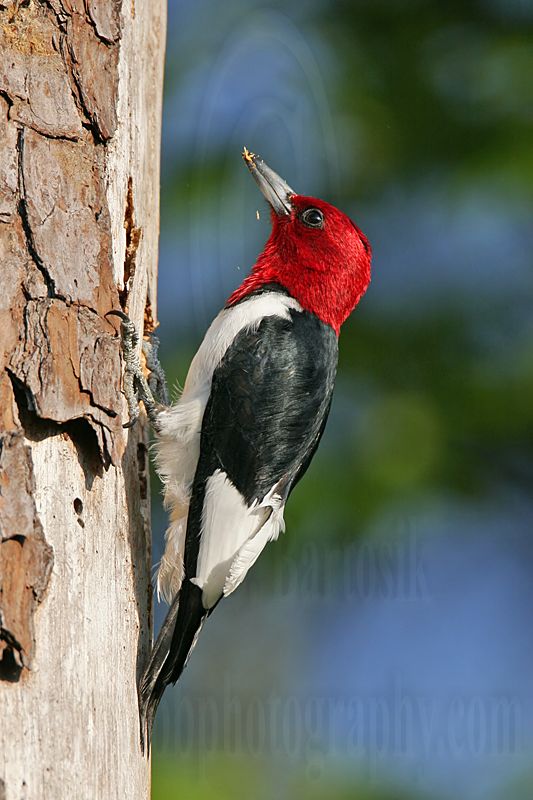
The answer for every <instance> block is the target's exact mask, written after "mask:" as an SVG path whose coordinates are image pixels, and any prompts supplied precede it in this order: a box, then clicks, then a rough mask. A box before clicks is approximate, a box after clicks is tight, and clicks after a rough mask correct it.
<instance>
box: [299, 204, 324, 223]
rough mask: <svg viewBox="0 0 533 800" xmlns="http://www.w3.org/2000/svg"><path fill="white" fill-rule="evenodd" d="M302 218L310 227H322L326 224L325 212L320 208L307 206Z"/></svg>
mask: <svg viewBox="0 0 533 800" xmlns="http://www.w3.org/2000/svg"><path fill="white" fill-rule="evenodd" d="M301 220H302V222H303V223H304V225H307V227H308V228H322V227H323V226H324V214H323V213H322V211H320V209H319V208H306V209H305V211H304V212H303V213H302V216H301Z"/></svg>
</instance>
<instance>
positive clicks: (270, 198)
mask: <svg viewBox="0 0 533 800" xmlns="http://www.w3.org/2000/svg"><path fill="white" fill-rule="evenodd" d="M242 157H243V159H244V162H245V164H246V166H247V167H248V169H249V170H250V172H251V173H252V176H253V178H254V180H255V182H256V183H257V185H258V186H259V188H260V189H261V193H262V194H263V197H264V198H265V200H267V202H268V203H270V205H271V207H272V209H273V210H274V211H275V213H276V214H278V215H279V216H281V215H282V214H286V215H290V213H291V211H292V205H291V198H292V197H293V195H295V194H296V192H295V191H294V189H291V187H290V186H289V184H288V183H286V182H285V181H284V180H283V178H280V176H279V175H278V174H277V173H276V172H274V170H273V169H270V167H269V166H268V164H265V162H264V161H263V159H262V158H261V157H260V156H257V155H256V154H255V153H250V151H249V150H247V149H246V147H245V148H244V150H243V152H242Z"/></svg>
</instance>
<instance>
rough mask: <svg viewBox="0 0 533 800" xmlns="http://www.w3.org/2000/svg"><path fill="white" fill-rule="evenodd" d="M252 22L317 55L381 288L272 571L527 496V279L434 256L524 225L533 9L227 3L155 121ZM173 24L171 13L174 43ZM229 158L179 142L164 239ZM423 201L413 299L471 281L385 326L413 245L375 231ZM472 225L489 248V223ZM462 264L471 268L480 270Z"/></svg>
mask: <svg viewBox="0 0 533 800" xmlns="http://www.w3.org/2000/svg"><path fill="white" fill-rule="evenodd" d="M192 5H193V4H187V3H184V4H183V7H184V8H185V6H187V7H189V6H190V7H191V8H192ZM262 9H263V10H268V11H270V10H274V11H276V12H280V13H283V14H285V15H287V17H288V18H289V19H290V20H291V21H293V22H294V25H295V26H296V28H297V29H298V31H299V33H300V34H301V35H302V36H303V37H304V38H305V39H306V40H308V41H309V42H310V43H311V47H314V46H315V45H316V47H317V51H318V50H319V48H322V50H321V51H320V56H319V60H320V61H321V64H323V65H324V75H323V77H324V82H325V85H326V87H327V91H328V103H329V106H330V110H331V114H332V119H333V124H334V127H335V130H336V132H337V135H338V142H339V145H340V148H339V149H340V155H341V164H340V166H341V168H340V170H339V175H338V180H337V181H336V183H335V187H334V189H335V193H336V196H335V197H333V198H331V199H332V200H333V201H334V202H336V203H338V205H339V206H341V207H343V208H347V209H349V208H351V207H352V206H353V204H354V203H356V205H357V209H358V211H359V210H362V214H363V217H364V215H365V214H366V215H367V217H368V218H370V219H372V215H374V216H373V218H374V231H373V232H372V231H368V230H366V226H365V230H366V232H368V233H373V234H374V235H373V236H371V239H372V241H373V243H375V242H376V241H377V243H378V247H377V248H376V258H375V261H374V270H375V279H374V283H373V284H372V285H371V287H370V290H369V293H368V295H367V297H365V298H364V301H363V302H362V304H361V307H360V308H359V309H358V310H357V313H356V314H355V315H354V317H353V318H352V319H351V320H350V321H349V323H347V325H346V326H345V327H344V329H343V333H342V342H341V348H340V364H339V377H338V382H337V387H336V393H335V398H334V403H333V408H332V414H331V420H330V423H329V425H328V428H327V431H326V434H325V437H324V442H323V445H322V446H321V448H319V451H318V453H317V456H316V457H315V460H314V462H313V464H312V465H311V467H310V469H309V471H308V473H307V475H306V477H305V479H304V480H303V481H302V482H301V483H300V484H299V485H298V486H297V488H296V489H295V491H294V494H293V495H292V497H291V501H290V503H289V504H288V508H287V513H286V519H287V528H288V530H289V531H290V536H287V537H285V539H284V542H283V548H270V549H268V550H267V551H266V553H265V556H264V560H265V561H266V563H267V565H268V563H269V561H270V565H271V566H272V565H273V564H274V563H275V562H276V559H283V558H287V556H288V554H289V553H290V552H292V551H294V550H298V547H301V546H302V543H304V542H308V541H309V539H310V538H312V537H313V536H314V537H317V538H320V539H321V540H324V539H325V538H326V537H328V536H329V537H332V538H333V539H334V541H335V542H344V541H345V540H346V539H350V540H353V538H354V537H355V536H357V535H358V534H360V533H362V532H363V531H366V532H368V530H369V529H371V525H372V523H374V522H375V521H376V520H378V519H379V518H380V516H381V515H385V514H387V512H389V511H390V510H393V509H402V508H403V507H407V508H409V507H411V508H413V507H417V508H419V507H423V505H424V503H426V502H430V501H431V498H433V497H438V496H441V497H450V496H451V497H455V498H458V499H460V500H462V501H467V502H471V503H473V504H477V505H478V506H479V505H480V504H482V503H484V502H487V500H489V499H491V498H493V497H494V496H496V495H498V493H506V492H509V491H510V492H511V493H512V494H513V496H514V495H515V494H518V495H523V496H527V495H528V494H530V493H531V486H532V485H533V401H532V398H533V324H532V317H531V307H532V303H533V264H531V279H530V281H529V282H524V281H523V279H522V278H520V279H519V280H518V279H513V278H512V275H513V270H512V266H513V264H512V259H513V258H514V255H513V253H511V252H509V256H508V257H509V260H510V262H511V263H508V262H507V261H506V259H505V258H503V259H502V262H501V263H496V264H494V263H493V264H492V265H491V268H490V270H485V265H484V264H482V263H472V261H471V260H470V261H469V259H468V258H466V257H465V256H464V255H463V254H462V253H461V252H460V251H455V252H454V251H453V250H447V251H446V252H445V254H444V256H443V255H442V250H441V249H440V244H441V240H446V237H447V223H448V220H447V219H446V218H444V216H443V209H445V210H447V211H453V212H454V213H457V214H459V215H460V214H461V213H462V209H464V208H466V207H467V206H468V203H473V204H474V206H476V203H478V202H479V201H480V199H481V200H483V201H487V202H490V204H492V209H493V210H495V214H496V216H497V215H498V213H499V212H500V211H501V213H502V214H503V213H504V212H506V213H507V214H508V218H507V220H506V224H507V227H508V228H512V226H513V225H514V224H516V226H517V231H519V230H520V231H521V230H522V228H521V227H520V225H519V224H518V223H519V222H520V224H521V220H522V219H523V218H524V217H526V218H527V216H528V215H529V218H530V220H531V219H533V217H532V215H531V201H532V199H533V79H532V76H533V9H532V6H531V2H529V0H468V1H467V2H465V1H464V0H448V1H447V2H445V3H441V2H436V0H408V2H405V0H403V1H402V2H400V0H357V2H352V1H350V0H336V1H335V2H333V1H332V0H330V2H326V1H325V0H322V1H320V0H317V2H312V3H309V4H298V3H295V2H294V3H291V2H281V0H280V1H279V2H274V0H272V2H261V0H258V2H251V3H244V2H239V1H237V0H236V1H235V2H232V3H230V4H227V5H225V6H224V12H223V13H222V11H220V10H219V9H218V8H217V6H216V5H215V4H214V3H212V2H207V3H204V8H203V11H204V14H203V15H200V14H199V15H198V16H197V17H196V18H195V20H194V24H192V23H191V25H192V27H191V36H190V42H188V43H187V42H185V43H184V45H183V47H182V48H174V47H173V45H172V41H170V43H169V55H168V71H167V79H166V83H167V86H166V94H167V101H170V99H171V97H172V95H173V93H175V92H177V91H178V90H179V89H180V86H181V85H182V78H183V76H184V75H188V74H190V73H192V72H194V71H195V70H196V69H199V68H200V67H201V66H202V65H203V64H205V63H206V62H209V61H210V60H213V61H214V60H216V57H217V55H218V48H219V47H221V46H222V42H223V40H224V38H225V37H226V36H230V35H231V33H232V31H233V29H234V28H235V27H236V26H237V23H238V21H239V19H241V18H242V17H243V16H244V15H247V14H250V15H251V14H252V12H254V11H258V12H259V11H261V10H262ZM207 11H209V13H207ZM180 14H181V10H180V8H179V7H178V8H174V16H175V17H176V16H177V18H178V24H179V18H180ZM207 18H208V19H209V26H208V30H207V34H206V38H201V36H200V33H199V31H200V29H203V27H204V26H205V19H207ZM252 19H253V17H252ZM194 26H197V27H196V28H195V27H194ZM195 31H196V32H197V34H198V35H196V34H195ZM241 143H242V142H240V140H239V144H241ZM226 146H227V141H226V140H224V137H221V138H220V142H218V141H217V140H215V141H213V142H211V143H210V146H209V147H208V148H207V147H206V148H205V151H202V153H201V157H200V155H199V153H198V151H197V150H195V142H193V141H191V142H190V153H192V154H193V155H194V154H195V155H196V157H189V153H187V155H186V156H185V157H184V156H183V155H182V156H181V157H177V158H176V159H175V161H174V162H172V165H171V166H168V165H167V166H166V167H165V170H164V172H163V196H162V223H163V226H166V228H167V229H169V230H170V229H171V228H172V227H174V226H175V225H176V220H177V221H178V223H179V224H181V225H184V226H186V225H187V224H188V222H189V221H190V220H191V218H192V217H193V216H194V215H195V214H196V215H199V214H200V213H201V212H202V210H203V209H204V208H205V207H209V204H210V203H213V202H215V201H213V198H217V197H223V196H224V186H225V181H227V180H228V171H227V169H226V167H225V164H226V155H227V153H226V152H225V148H226ZM287 177H288V176H287ZM421 186H422V187H424V189H427V187H428V186H429V187H430V189H431V190H432V191H434V194H429V195H428V196H429V200H428V201H427V202H428V203H429V204H430V207H424V200H422V203H421V205H422V208H421V214H424V213H427V214H431V213H433V214H435V215H437V217H438V220H439V222H438V225H437V227H436V231H437V233H436V239H435V242H434V243H431V242H430V243H428V242H425V243H424V244H423V245H421V247H420V251H419V252H422V257H421V261H420V263H419V264H417V265H416V267H417V268H418V269H419V271H420V275H421V280H422V279H423V282H424V283H427V284H428V285H431V283H432V281H435V279H436V278H437V277H438V276H439V272H440V271H441V270H443V269H444V270H446V269H447V267H448V266H449V267H450V268H451V267H452V266H453V267H455V268H456V272H461V270H462V271H463V272H471V273H473V274H475V276H477V277H476V278H475V279H473V280H471V281H470V283H468V284H461V282H460V281H457V287H456V288H453V287H452V288H450V287H448V288H447V289H446V290H445V291H443V292H442V294H440V295H439V292H438V290H436V292H435V296H434V297H432V301H431V302H428V303H427V304H426V303H424V301H418V300H417V298H416V297H415V299H414V300H413V299H412V298H410V297H409V296H408V292H406V293H405V294H404V293H403V292H402V291H401V289H399V290H398V293H397V294H398V296H397V297H395V298H392V301H391V300H390V298H389V302H388V304H386V305H382V306H380V305H379V304H377V303H374V302H373V296H374V293H376V295H377V294H378V293H379V292H380V291H381V289H382V288H383V287H382V286H381V287H380V274H384V273H385V272H386V266H387V265H386V264H384V263H383V258H384V257H383V250H385V249H386V250H387V258H388V259H390V260H393V261H394V267H395V268H396V269H397V270H399V271H401V270H402V269H403V268H404V266H405V253H403V252H402V251H401V249H398V252H397V253H395V251H394V246H392V247H391V246H389V247H388V248H384V249H383V250H382V251H381V252H380V246H379V245H380V243H381V244H383V243H384V242H385V243H387V242H389V243H390V242H391V241H392V245H394V244H395V242H394V241H393V237H394V235H395V234H396V233H397V231H398V229H401V228H402V226H403V225H404V224H405V225H407V222H405V223H404V220H403V217H402V209H401V202H400V203H398V206H397V208H396V211H395V213H396V215H397V216H399V217H400V219H396V223H397V225H398V227H397V228H395V229H394V230H393V231H389V230H388V229H387V228H386V225H385V223H383V222H382V221H381V220H382V219H385V218H387V219H389V218H388V217H386V210H384V208H383V198H384V197H389V196H391V195H393V196H395V197H398V196H399V197H400V198H409V197H410V195H411V194H416V192H417V191H418V190H419V189H420V187H421ZM319 188H320V187H319ZM317 193H318V191H317ZM424 197H425V195H424ZM328 199H329V198H328ZM432 202H434V203H435V205H434V207H431V203H432ZM485 211H486V208H485ZM483 213H484V210H483V208H481V210H480V214H481V216H482V215H483ZM441 216H442V218H441ZM229 218H230V219H231V216H230V217H229ZM184 220H185V222H184ZM517 220H518V222H517ZM193 221H194V220H193ZM409 221H410V224H411V228H410V229H409V230H407V231H406V232H405V235H404V242H405V241H413V242H416V241H417V240H418V237H419V233H420V231H419V229H418V227H417V220H415V221H414V222H413V217H412V216H411V217H409ZM217 222H218V221H217ZM482 223H483V224H484V225H485V226H486V228H487V229H489V228H490V226H491V225H492V220H491V219H490V218H488V217H487V219H486V220H485V221H484V222H483V220H482ZM468 224H469V222H468V220H465V222H464V226H465V227H467V226H468ZM482 227H483V226H482ZM531 241H532V240H531V237H529V239H527V240H525V244H524V243H521V241H520V236H519V234H518V233H517V237H516V242H515V244H516V248H517V249H518V251H519V252H520V255H521V256H524V253H523V250H524V248H526V249H527V248H529V250H528V251H527V252H526V254H525V257H527V258H529V260H530V261H533V254H532V253H531V249H533V248H532V247H531ZM472 258H473V259H474V261H476V262H477V257H476V255H475V254H474V256H472V255H470V259H472ZM447 259H448V261H447ZM452 261H453V264H452ZM457 265H459V269H457ZM389 266H390V265H389ZM491 270H492V272H491ZM494 271H496V272H498V273H499V276H497V277H498V280H493V279H494V275H493V274H492V273H493V272H494ZM507 273H510V275H511V277H510V278H509V281H506V280H505V275H506V274H507ZM389 274H390V273H389ZM502 275H503V278H502ZM513 281H514V282H513ZM381 282H382V283H383V279H381ZM189 333H190V332H189ZM177 341H179V345H178V347H179V350H178V349H176V350H174V351H173V352H168V351H167V353H166V362H165V365H164V366H165V369H166V372H167V375H171V376H178V377H179V380H180V381H181V382H183V380H184V378H185V373H186V369H187V366H188V364H189V363H190V359H191V357H192V355H193V353H194V351H195V349H196V347H197V346H198V339H197V337H195V339H194V340H193V339H192V338H190V339H189V340H188V341H187V339H186V337H185V335H180V337H178V339H177ZM164 343H165V342H164V341H163V344H164ZM262 560H263V559H262ZM153 758H154V779H153V781H154V782H153V798H154V800H167V799H168V800H172V799H173V798H178V797H187V798H189V799H190V800H207V798H212V797H217V798H219V799H220V800H225V799H226V798H228V799H229V798H232V800H234V798H236V797H239V798H240V797H246V796H253V797H254V798H258V800H261V798H271V797H273V796H275V795H274V794H273V793H272V791H273V790H272V786H273V785H274V783H275V782H274V781H273V779H272V777H271V776H270V777H268V776H267V773H268V772H269V771H272V769H273V768H274V767H273V765H272V763H267V762H266V761H265V763H261V764H258V763H256V762H252V761H250V759H247V758H246V757H244V756H242V755H241V756H231V757H230V756H228V755H225V756H224V755H222V754H221V755H219V756H210V757H206V758H205V759H204V760H203V761H202V765H201V768H200V767H199V766H198V764H196V763H195V762H194V759H192V758H188V757H187V756H186V755H183V756H182V757H180V758H179V761H175V760H174V759H170V758H167V757H166V756H163V755H161V754H158V753H157V752H155V753H154V756H153ZM268 787H270V789H269V788H268ZM524 787H525V788H524V789H522V786H520V788H518V786H517V787H516V791H511V790H510V792H511V793H510V794H508V795H507V797H516V798H519V797H520V798H522V797H524V798H525V797H529V796H531V787H530V785H529V783H527V782H526V783H524ZM269 791H270V794H269ZM528 792H529V794H528ZM290 796H291V797H293V798H295V800H298V799H299V798H302V800H304V798H305V800H314V799H315V798H316V800H318V798H323V797H328V798H331V800H336V798H337V799H338V800H343V799H344V798H346V800H348V798H350V800H352V798H353V800H402V798H404V797H405V798H407V797H409V798H411V800H413V798H415V797H417V795H416V793H413V792H410V793H409V794H402V793H401V792H400V791H399V790H391V791H387V790H379V789H374V790H370V789H369V788H368V787H365V786H364V785H363V784H361V783H358V782H357V781H356V780H354V781H353V782H348V783H344V782H343V781H342V780H340V779H339V778H338V776H337V775H336V774H335V775H327V776H326V777H325V778H324V780H316V781H315V780H308V779H307V777H306V776H305V775H302V776H301V780H300V778H299V777H298V775H297V774H296V776H295V777H294V784H293V786H292V790H291V795H290ZM502 796H504V795H502Z"/></svg>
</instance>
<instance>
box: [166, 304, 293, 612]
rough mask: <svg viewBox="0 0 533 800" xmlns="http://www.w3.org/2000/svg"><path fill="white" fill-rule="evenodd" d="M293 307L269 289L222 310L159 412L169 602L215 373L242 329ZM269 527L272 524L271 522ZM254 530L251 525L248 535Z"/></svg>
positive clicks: (179, 570) (179, 573) (178, 577)
mask: <svg viewBox="0 0 533 800" xmlns="http://www.w3.org/2000/svg"><path fill="white" fill-rule="evenodd" d="M291 309H294V310H296V311H301V306H300V304H299V303H298V302H297V301H296V300H294V299H293V298H292V297H287V296H286V295H284V294H281V293H279V292H266V293H265V294H261V295H257V296H255V297H250V298H249V299H248V300H245V301H243V302H242V303H239V304H238V305H236V306H233V307H231V308H227V309H224V310H223V311H221V312H220V314H218V316H217V317H216V318H215V319H214V320H213V322H212V323H211V326H210V327H209V329H208V331H207V333H206V335H205V337H204V340H203V342H202V344H201V345H200V348H199V349H198V352H197V353H196V355H195V357H194V358H193V360H192V362H191V366H190V368H189V372H188V375H187V379H186V381H185V387H184V389H183V393H182V395H181V397H180V399H179V401H178V402H177V403H176V404H175V405H173V406H171V407H170V408H168V409H165V410H164V411H162V412H161V413H160V415H159V424H160V432H159V434H158V440H157V444H156V467H157V471H158V474H159V476H160V478H161V480H162V482H163V486H164V502H165V507H166V508H167V509H168V511H169V518H170V519H169V526H168V529H167V532H166V536H165V539H166V546H165V553H164V555H163V558H162V559H161V563H160V565H159V570H158V575H157V590H158V594H161V595H163V597H164V598H165V600H166V601H167V602H168V603H170V602H172V599H173V597H174V596H175V595H176V593H177V592H178V591H179V588H180V586H181V582H182V580H183V554H184V550H185V535H186V532H187V515H188V512H189V500H190V494H191V489H192V483H193V480H194V474H195V472H196V465H197V463H198V456H199V452H200V432H201V428H202V419H203V415H204V411H205V407H206V405H207V401H208V399H209V393H210V391H211V380H212V377H213V373H214V371H215V369H216V367H217V366H218V364H220V362H221V360H222V358H223V357H224V354H225V353H226V351H227V349H228V347H229V346H230V345H231V343H232V342H233V340H234V339H235V337H236V336H237V334H238V333H240V331H242V330H244V329H252V330H253V329H254V328H257V327H258V326H259V323H260V322H261V320H262V319H264V317H269V316H274V315H277V316H280V317H285V318H286V319H288V318H289V317H290V310H291ZM254 516H255V515H254ZM257 521H259V520H257ZM265 527H266V528H269V526H268V525H267V526H265ZM278 530H279V524H277V523H276V525H274V526H273V530H272V531H271V532H270V534H269V535H270V537H272V536H274V535H277V531H278ZM253 532H254V526H253V525H252V527H251V529H250V532H249V535H251V534H253ZM263 534H265V531H264V530H263ZM252 539H253V537H252ZM241 543H242V540H241ZM206 546H207V545H206ZM230 550H231V545H230V544H228V557H229V552H230ZM224 552H225V551H224ZM233 552H235V551H233ZM259 552H260V551H259ZM208 561H209V563H210V564H212V563H213V562H212V559H211V558H209V559H208V560H207V561H204V564H205V565H207V562H208ZM251 563H253V561H252V562H251ZM251 563H250V564H249V566H251ZM244 574H245V573H244ZM206 577H207V576H205V578H206ZM243 577H244V576H243ZM241 579H242V578H241ZM235 585H237V584H236V583H235ZM228 588H229V587H228Z"/></svg>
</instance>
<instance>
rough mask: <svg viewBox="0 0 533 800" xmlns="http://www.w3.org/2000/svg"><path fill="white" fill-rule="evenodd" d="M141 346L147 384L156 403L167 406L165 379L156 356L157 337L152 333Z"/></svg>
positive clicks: (157, 347)
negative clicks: (144, 360) (146, 373)
mask: <svg viewBox="0 0 533 800" xmlns="http://www.w3.org/2000/svg"><path fill="white" fill-rule="evenodd" d="M142 347H143V353H144V357H145V359H146V367H147V369H148V371H149V373H150V374H149V375H148V386H149V387H150V389H151V391H152V394H153V395H154V397H155V398H156V400H157V401H158V403H161V404H162V405H164V406H168V405H169V399H168V388H167V379H166V377H165V373H164V372H163V367H162V366H161V362H160V361H159V357H158V352H159V339H158V338H157V336H154V335H153V334H152V335H151V336H150V339H145V340H144V341H143V345H142Z"/></svg>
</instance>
